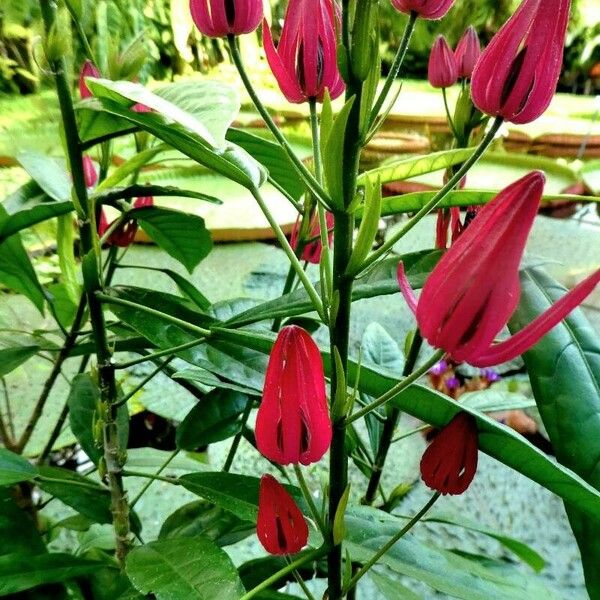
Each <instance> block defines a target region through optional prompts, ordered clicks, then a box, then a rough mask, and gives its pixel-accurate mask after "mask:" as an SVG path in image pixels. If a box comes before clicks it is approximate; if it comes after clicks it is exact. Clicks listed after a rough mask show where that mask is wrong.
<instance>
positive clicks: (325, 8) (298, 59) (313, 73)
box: [263, 0, 345, 104]
mask: <svg viewBox="0 0 600 600" xmlns="http://www.w3.org/2000/svg"><path fill="white" fill-rule="evenodd" d="M339 22H340V15H339V9H338V8H337V4H334V1H333V0H290V3H289V4H288V8H287V11H286V14H285V20H284V22H283V29H282V31H281V38H280V40H279V45H278V46H277V49H275V46H274V44H273V38H272V36H271V30H270V28H269V25H268V23H267V22H266V21H264V22H263V42H264V46H265V53H266V55H267V60H268V61H269V65H270V67H271V71H272V72H273V75H274V76H275V79H277V83H279V87H280V89H281V91H282V93H283V95H284V96H285V97H286V98H287V100H288V101H289V102H293V103H295V104H300V103H302V102H307V101H308V100H310V99H315V100H318V101H319V102H322V101H323V95H324V93H325V90H329V95H330V96H331V99H332V100H334V99H335V98H337V97H338V96H339V95H340V94H341V93H342V92H343V91H344V87H345V86H344V82H343V80H342V78H341V76H340V73H339V71H338V66H337V40H336V29H337V28H339Z"/></svg>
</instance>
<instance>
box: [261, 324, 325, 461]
mask: <svg viewBox="0 0 600 600" xmlns="http://www.w3.org/2000/svg"><path fill="white" fill-rule="evenodd" d="M255 434H256V445H257V447H258V450H259V451H260V452H261V453H262V454H263V455H264V456H266V457H267V458H268V459H269V460H272V461H273V462H276V463H279V464H280V465H289V464H298V463H300V464H303V465H309V464H311V463H314V462H317V461H319V460H321V458H322V457H323V455H324V454H325V452H327V450H328V448H329V444H330V443H331V417H330V416H329V407H328V405H327V394H326V390H325V375H324V373H323V361H322V359H321V353H320V352H319V348H318V347H317V345H316V344H315V342H314V341H313V339H312V338H311V337H310V335H309V333H308V332H306V331H305V330H304V329H302V328H301V327H298V326H297V325H289V326H287V327H284V328H283V329H281V331H280V332H279V334H278V336H277V340H276V341H275V344H274V345H273V349H272V350H271V355H270V357H269V364H268V366H267V374H266V378H265V385H264V391H263V397H262V401H261V403H260V407H259V409H258V414H257V416H256V429H255Z"/></svg>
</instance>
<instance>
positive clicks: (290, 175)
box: [227, 128, 305, 200]
mask: <svg viewBox="0 0 600 600" xmlns="http://www.w3.org/2000/svg"><path fill="white" fill-rule="evenodd" d="M227 139H228V140H229V141H230V142H233V143H234V144H237V145H238V146H240V148H243V149H244V150H245V151H246V152H248V154H250V156H252V157H253V158H254V159H255V160H257V161H258V162H259V163H261V164H262V165H263V167H265V168H266V169H267V170H268V171H269V175H270V176H271V178H272V179H273V180H274V181H275V182H276V183H278V184H279V185H280V186H281V187H282V188H283V189H284V190H285V191H286V192H287V193H288V194H289V195H290V196H291V197H292V198H294V200H300V198H301V197H302V194H303V193H304V191H305V187H304V184H303V183H302V180H301V179H300V178H299V177H298V176H297V174H296V171H295V168H294V167H293V165H292V163H291V162H290V159H289V158H288V155H287V154H286V153H285V150H283V148H282V147H281V146H280V145H279V144H277V143H276V142H273V141H271V140H266V139H264V138H262V137H259V136H258V135H254V134H253V133H249V132H247V131H242V130H241V129H233V128H232V129H230V130H229V131H228V132H227Z"/></svg>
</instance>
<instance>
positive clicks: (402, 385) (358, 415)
mask: <svg viewBox="0 0 600 600" xmlns="http://www.w3.org/2000/svg"><path fill="white" fill-rule="evenodd" d="M444 354H446V353H445V352H444V350H438V351H437V352H435V353H434V354H433V356H432V357H431V358H430V359H429V360H428V361H427V362H425V364H423V365H421V366H420V367H419V368H418V369H416V370H415V371H413V372H412V373H411V374H410V375H408V376H407V377H406V378H404V379H403V380H402V381H400V382H399V383H397V384H396V385H395V386H394V387H392V388H391V389H389V390H388V391H387V392H386V393H385V394H383V395H381V396H379V398H377V399H376V400H373V402H371V403H370V404H367V406H365V407H364V408H361V409H360V410H357V411H356V412H355V413H353V414H352V415H350V416H349V417H348V418H347V419H346V425H349V424H350V423H354V421H358V419H362V418H363V417H364V416H365V415H367V414H369V413H370V412H371V411H372V410H375V409H376V408H378V407H379V406H383V405H384V404H385V403H386V402H389V401H390V400H392V398H394V397H395V396H397V395H398V394H399V393H400V392H402V391H404V390H405V389H406V388H407V387H408V386H410V385H411V384H413V383H414V382H415V381H417V380H418V379H420V378H421V377H423V375H425V374H426V373H427V371H429V369H431V367H433V366H434V365H435V364H437V363H438V362H439V361H440V360H441V359H442V358H443V357H444Z"/></svg>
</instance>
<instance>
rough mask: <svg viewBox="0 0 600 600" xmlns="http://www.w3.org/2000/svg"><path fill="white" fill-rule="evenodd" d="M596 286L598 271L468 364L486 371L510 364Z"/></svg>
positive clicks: (599, 279)
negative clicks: (506, 363) (493, 367)
mask: <svg viewBox="0 0 600 600" xmlns="http://www.w3.org/2000/svg"><path fill="white" fill-rule="evenodd" d="M598 283H600V269H598V270H597V271H596V272H595V273H593V274H592V275H590V276H589V277H588V278H587V279H584V280H583V281H582V282H581V283H580V284H579V285H577V286H575V287H574V288H573V289H572V290H571V291H570V292H569V293H567V294H565V295H564V296H563V297H562V298H561V299H560V300H559V301H558V302H555V303H554V304H553V305H552V307H551V308H549V309H548V310H547V311H546V312H545V313H543V314H541V315H540V316H539V317H537V319H535V320H534V321H532V322H531V323H529V325H527V326H525V327H524V328H523V329H521V331H519V332H518V333H516V334H515V335H513V336H512V337H510V338H509V339H507V340H505V341H503V342H500V343H499V344H494V345H493V346H492V347H491V348H490V349H489V350H487V352H485V353H483V354H482V355H481V356H479V357H476V358H474V359H470V360H469V362H470V363H471V364H472V365H473V366H475V367H490V366H492V365H498V364H500V363H503V362H506V361H509V360H512V359H513V358H515V357H517V356H519V355H520V354H523V352H525V351H527V350H528V349H529V348H531V347H532V346H533V345H534V344H536V343H537V342H538V341H539V340H540V338H542V337H543V336H544V335H545V334H546V333H548V331H550V329H552V328H553V327H555V326H556V325H558V323H560V322H561V321H562V320H563V319H564V318H565V317H566V316H567V315H568V314H569V313H570V312H571V311H572V310H574V309H575V308H577V306H579V305H580V304H581V303H582V302H583V301H584V300H585V298H586V297H587V296H588V295H589V294H590V293H591V292H592V291H593V289H594V288H595V287H596V285H598Z"/></svg>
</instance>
